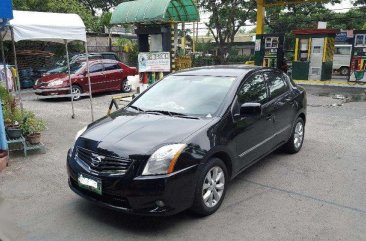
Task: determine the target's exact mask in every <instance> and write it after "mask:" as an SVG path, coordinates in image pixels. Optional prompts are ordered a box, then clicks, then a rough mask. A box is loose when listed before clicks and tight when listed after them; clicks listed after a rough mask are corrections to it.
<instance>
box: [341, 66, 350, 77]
mask: <svg viewBox="0 0 366 241" xmlns="http://www.w3.org/2000/svg"><path fill="white" fill-rule="evenodd" d="M339 72H340V73H341V75H343V76H348V75H349V68H348V67H342V68H341V69H340V71H339Z"/></svg>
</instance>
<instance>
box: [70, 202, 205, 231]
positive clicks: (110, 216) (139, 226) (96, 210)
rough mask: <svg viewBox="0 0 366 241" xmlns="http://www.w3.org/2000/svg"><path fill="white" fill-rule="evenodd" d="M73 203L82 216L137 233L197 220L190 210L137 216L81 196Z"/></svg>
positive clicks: (166, 228) (162, 229)
mask: <svg viewBox="0 0 366 241" xmlns="http://www.w3.org/2000/svg"><path fill="white" fill-rule="evenodd" d="M75 204H76V207H75V209H77V212H78V213H79V214H80V215H82V216H83V217H82V218H87V219H93V220H94V221H95V222H99V223H100V225H107V226H112V227H115V228H117V229H120V230H125V231H128V232H131V233H138V234H146V235H148V234H156V231H157V230H159V231H168V230H169V229H171V228H173V227H174V226H175V225H176V224H181V223H184V222H191V221H194V220H199V219H198V218H197V217H196V216H195V215H194V214H192V213H191V212H190V211H184V212H182V213H178V214H176V215H173V216H139V215H131V214H126V213H122V212H118V211H115V210H111V209H108V208H103V207H100V206H98V205H96V204H93V203H91V202H89V201H87V200H84V199H81V198H79V200H77V201H76V203H75Z"/></svg>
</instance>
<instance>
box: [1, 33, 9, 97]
mask: <svg viewBox="0 0 366 241" xmlns="http://www.w3.org/2000/svg"><path fill="white" fill-rule="evenodd" d="M5 34H6V32H5ZM0 37H1V39H0V43H1V55H2V59H3V64H4V73H5V84H6V90H7V91H9V83H8V70H7V69H6V63H5V52H4V42H3V38H4V37H5V35H4V37H3V36H2V35H1V36H0Z"/></svg>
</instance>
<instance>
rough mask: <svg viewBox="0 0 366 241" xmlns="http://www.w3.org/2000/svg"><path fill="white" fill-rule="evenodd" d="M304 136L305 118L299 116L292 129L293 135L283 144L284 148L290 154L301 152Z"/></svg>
mask: <svg viewBox="0 0 366 241" xmlns="http://www.w3.org/2000/svg"><path fill="white" fill-rule="evenodd" d="M304 136H305V123H304V120H303V119H302V118H301V117H299V118H297V120H296V122H295V125H294V127H293V129H292V134H291V137H290V139H289V140H288V142H287V143H286V144H285V145H284V146H283V149H284V150H285V151H286V152H287V153H290V154H293V153H297V152H299V151H300V149H301V147H302V144H303V142H304Z"/></svg>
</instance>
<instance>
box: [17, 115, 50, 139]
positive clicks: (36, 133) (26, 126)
mask: <svg viewBox="0 0 366 241" xmlns="http://www.w3.org/2000/svg"><path fill="white" fill-rule="evenodd" d="M21 129H22V133H23V135H24V136H25V137H26V139H27V141H28V142H29V143H30V144H32V145H37V144H39V143H40V142H41V132H42V131H44V130H46V122H45V121H43V120H42V119H40V118H37V117H36V116H35V115H34V113H33V112H31V111H29V112H26V113H25V117H24V120H23V122H22V124H21Z"/></svg>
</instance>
